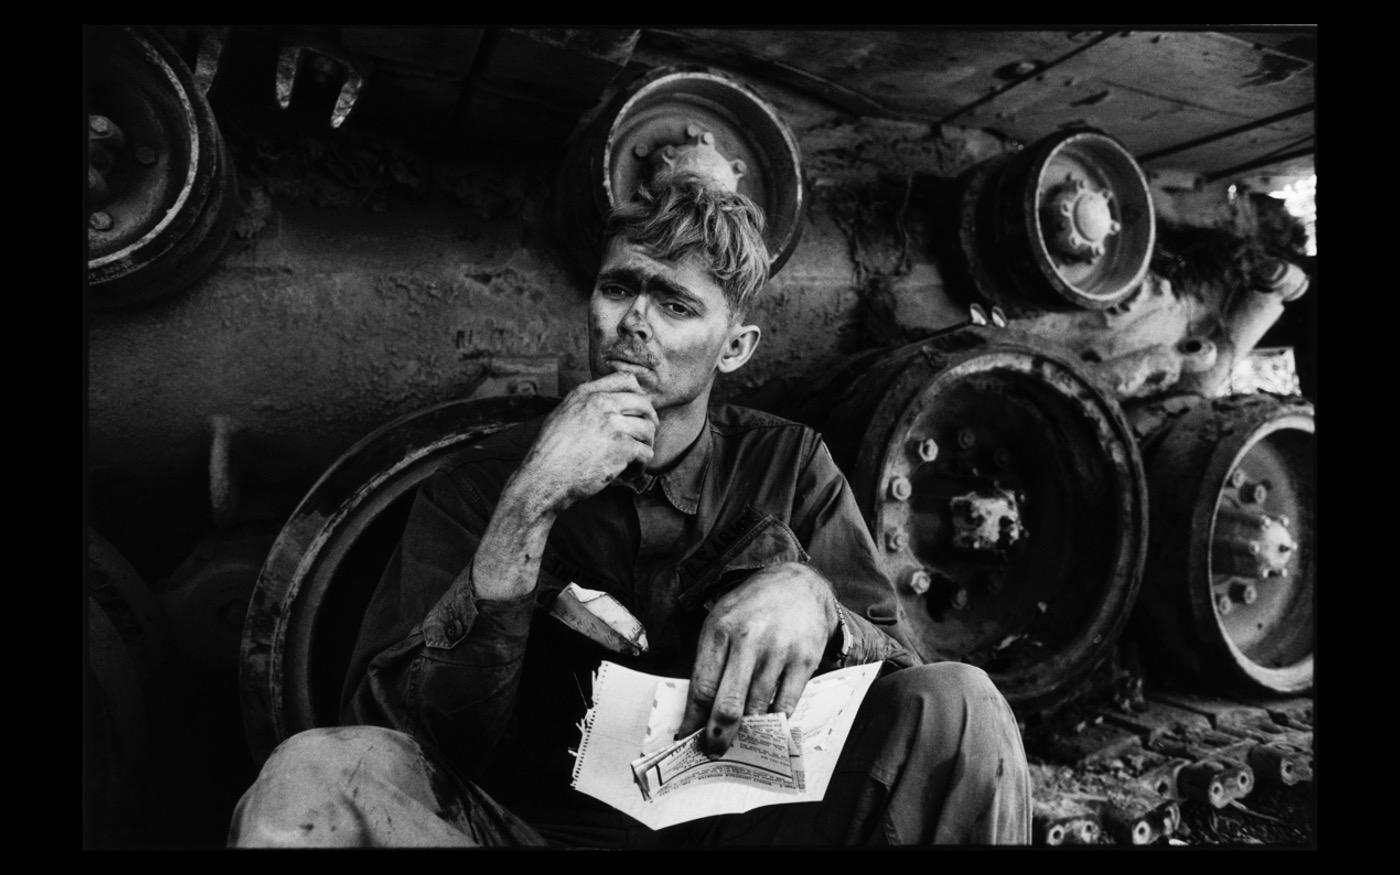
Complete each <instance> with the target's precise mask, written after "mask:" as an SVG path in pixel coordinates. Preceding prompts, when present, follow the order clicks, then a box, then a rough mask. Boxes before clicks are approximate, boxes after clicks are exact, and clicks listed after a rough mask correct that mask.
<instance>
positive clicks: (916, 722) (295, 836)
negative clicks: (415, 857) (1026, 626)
mask: <svg viewBox="0 0 1400 875" xmlns="http://www.w3.org/2000/svg"><path fill="white" fill-rule="evenodd" d="M1030 823H1031V794H1030V774H1029V771H1028V769H1027V765H1026V756H1025V752H1024V750H1023V748H1022V746H1021V736H1020V732H1019V731H1018V730H1017V727H1016V720H1015V717H1014V716H1013V715H1012V713H1011V709H1010V707H1009V706H1008V705H1007V704H1006V700H1005V699H1004V698H1003V697H1002V695H1001V693H1000V692H999V691H998V690H997V689H996V687H995V686H994V685H993V684H992V682H991V680H990V679H989V678H988V677H987V675H986V673H985V672H983V671H982V670H981V669H978V668H974V667H972V666H967V665H962V664H959V663H938V664H934V665H925V666H917V667H914V668H907V669H903V670H901V671H897V672H894V673H893V674H890V675H887V676H885V677H882V678H880V679H879V680H877V681H876V682H875V683H874V684H873V685H872V686H871V688H870V692H869V693H868V694H867V696H866V698H865V701H864V702H863V703H862V705H861V708H860V711H859V712H857V715H856V719H855V723H854V725H853V727H852V730H851V734H850V736H849V738H848V739H847V742H846V746H845V748H844V749H843V750H842V753H841V756H840V758H839V760H838V761H837V765H836V770H835V772H834V773H833V775H832V779H831V783H830V784H829V785H828V788H827V792H826V796H825V798H824V799H823V800H822V801H821V802H805V803H794V804H788V805H772V806H766V807H764V808H757V809H754V810H752V811H749V812H745V813H743V814H729V815H722V816H718V817H708V818H703V819H700V820H696V821H691V822H689V823H683V824H677V825H676V826H673V827H669V828H667V829H664V830H659V831H652V830H649V829H647V828H645V827H643V826H642V825H640V824H638V823H637V822H636V821H634V820H632V819H631V818H628V817H626V816H625V815H622V814H621V813H615V814H614V816H613V817H612V818H604V817H601V816H597V815H594V814H589V815H587V816H580V817H579V818H574V819H570V817H569V815H568V813H566V812H561V813H560V814H559V816H557V817H555V816H550V817H545V818H532V822H530V823H526V822H525V821H524V820H522V819H521V818H519V817H517V816H516V815H514V814H512V813H511V812H509V811H507V810H506V809H505V808H503V807H502V806H500V805H499V804H497V803H496V802H495V801H494V800H492V799H491V797H490V796H488V795H487V794H486V793H485V792H484V791H482V790H481V789H480V788H479V787H476V786H475V785H473V784H471V783H468V782H465V781H461V780H459V779H457V778H455V777H454V776H452V774H451V773H449V772H448V771H447V770H445V769H442V768H440V767H439V766H438V765H437V764H435V763H433V762H431V761H430V760H429V759H428V758H427V757H426V756H425V755H424V752H423V749H422V748H421V747H419V745H418V744H417V743H416V742H415V741H414V740H413V739H412V738H411V737H410V736H408V735H406V734H404V733H401V732H396V731H394V730H390V729H384V728H381V727H374V726H354V727H338V728H330V729H311V730H307V731H305V732H302V733H299V734H297V735H295V736H292V737H291V738H289V739H287V740H286V741H284V742H283V743H282V744H281V745H280V746H279V747H278V748H277V749H276V750H275V751H273V753H272V755H271V756H270V757H269V758H268V760H267V762H266V763H265V764H264V765H263V768H262V772H261V773H260V774H259V776H258V778H257V780H256V781H255V782H254V783H253V786H252V787H250V788H249V789H248V791H247V792H246V793H245V794H244V795H243V798H242V799H241V800H240V801H239V803H238V806H237V808H236V809H235V811H234V814H233V821H232V824H231V827H230V831H229V844H231V845H234V846H241V847H260V846H261V847H266V846H280V847H286V846H305V847H313V846H449V845H455V846H520V845H542V846H567V847H574V846H603V847H638V848H665V847H691V846H713V847H723V846H730V847H755V846H834V845H924V844H942V843H959V844H1025V843H1028V842H1029V841H1030Z"/></svg>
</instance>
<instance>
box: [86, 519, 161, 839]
mask: <svg viewBox="0 0 1400 875" xmlns="http://www.w3.org/2000/svg"><path fill="white" fill-rule="evenodd" d="M165 646H166V637H165V625H164V617H163V616H162V615H161V613H160V607H159V605H158V604H157V603H156V599H155V596H154V595H153V594H152V593H151V592H150V590H149V589H147V587H146V584H145V582H144V581H143V580H141V578H140V576H139V575H138V574H137V573H136V569H134V568H132V567H131V564H130V563H128V562H127V561H126V559H125V557H123V556H122V555H121V554H120V553H119V552H117V550H116V548H114V547H113V546H112V545H111V544H110V543H108V542H107V541H106V539H104V538H102V537H101V536H99V535H98V534H97V533H95V532H92V531H89V532H88V543H87V667H86V672H85V675H84V683H83V692H84V719H83V739H84V757H83V759H84V775H85V782H84V784H85V787H86V788H87V794H86V797H85V814H86V818H85V820H86V824H85V837H86V841H87V842H88V843H89V844H88V846H89V847H115V846H120V845H124V844H129V843H131V842H132V841H141V840H144V838H145V836H144V835H143V831H144V830H145V828H146V827H147V824H146V823H145V822H144V819H145V817H146V815H147V813H148V812H147V806H148V804H149V803H150V802H151V801H152V800H151V799H150V797H149V793H150V790H149V779H150V735H151V730H152V726H151V720H152V718H153V717H154V716H155V715H156V713H158V708H157V703H156V699H157V697H158V694H159V690H158V688H157V685H158V683H159V679H160V675H161V671H162V668H163V666H164V664H165V656H166V650H165Z"/></svg>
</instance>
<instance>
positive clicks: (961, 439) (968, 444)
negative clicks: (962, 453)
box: [958, 428, 977, 450]
mask: <svg viewBox="0 0 1400 875" xmlns="http://www.w3.org/2000/svg"><path fill="white" fill-rule="evenodd" d="M975 443H977V435H975V434H973V433H972V429H970V428H960V429H958V446H960V447H962V448H963V449H964V450H970V449H972V445H973V444H975Z"/></svg>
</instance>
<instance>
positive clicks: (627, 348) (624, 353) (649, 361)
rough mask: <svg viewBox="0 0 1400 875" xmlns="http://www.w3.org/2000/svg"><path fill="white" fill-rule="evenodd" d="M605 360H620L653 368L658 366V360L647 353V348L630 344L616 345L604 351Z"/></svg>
mask: <svg viewBox="0 0 1400 875" xmlns="http://www.w3.org/2000/svg"><path fill="white" fill-rule="evenodd" d="M602 357H603V358H604V359H609V358H620V359H626V360H627V361H630V362H635V363H637V364H639V365H643V366H645V367H648V368H651V367H655V366H656V359H655V358H654V357H653V356H652V355H651V353H649V352H647V350H646V347H643V346H636V345H633V344H630V343H616V344H613V345H612V346H610V347H608V348H607V349H605V350H603V355H602Z"/></svg>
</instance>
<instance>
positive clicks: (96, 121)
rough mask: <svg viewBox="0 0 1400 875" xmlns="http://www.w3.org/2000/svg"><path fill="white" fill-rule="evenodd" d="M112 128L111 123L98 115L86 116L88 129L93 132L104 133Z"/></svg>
mask: <svg viewBox="0 0 1400 875" xmlns="http://www.w3.org/2000/svg"><path fill="white" fill-rule="evenodd" d="M111 129H112V123H111V122H109V121H107V119H105V118H103V117H102V116H100V115H93V116H88V130H90V131H92V132H93V133H94V134H105V133H107V132H108V131H110V130H111Z"/></svg>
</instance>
